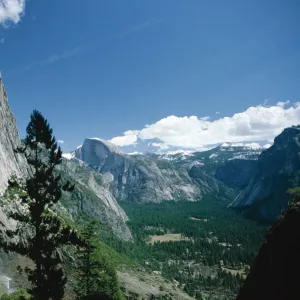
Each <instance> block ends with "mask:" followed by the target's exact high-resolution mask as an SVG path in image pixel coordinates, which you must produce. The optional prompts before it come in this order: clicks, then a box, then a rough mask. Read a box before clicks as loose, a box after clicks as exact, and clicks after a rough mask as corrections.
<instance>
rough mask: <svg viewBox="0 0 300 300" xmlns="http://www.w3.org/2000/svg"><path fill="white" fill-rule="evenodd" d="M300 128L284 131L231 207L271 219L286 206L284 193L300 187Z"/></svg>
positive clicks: (264, 218) (263, 154)
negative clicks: (289, 189)
mask: <svg viewBox="0 0 300 300" xmlns="http://www.w3.org/2000/svg"><path fill="white" fill-rule="evenodd" d="M299 154H300V127H290V128H287V129H285V130H284V131H283V132H282V133H281V134H280V135H279V136H277V137H276V138H275V140H274V144H273V146H272V147H270V148H269V149H267V150H265V151H263V152H262V153H261V155H260V156H259V159H258V161H257V164H256V167H255V169H254V171H253V176H252V177H251V180H250V182H249V184H248V185H247V187H246V188H245V189H244V190H243V191H242V192H241V193H240V194H239V195H238V196H237V198H236V199H235V200H234V202H233V203H232V204H231V205H230V206H231V207H234V208H243V209H247V211H248V214H249V215H250V216H251V217H255V218H259V219H263V220H270V221H272V220H274V219H276V217H277V216H278V215H279V214H280V213H281V212H282V211H283V210H285V208H286V207H287V203H288V200H289V199H290V197H289V195H287V193H286V190H287V189H288V188H292V187H296V186H298V185H299V184H300V172H299V171H300V156H299Z"/></svg>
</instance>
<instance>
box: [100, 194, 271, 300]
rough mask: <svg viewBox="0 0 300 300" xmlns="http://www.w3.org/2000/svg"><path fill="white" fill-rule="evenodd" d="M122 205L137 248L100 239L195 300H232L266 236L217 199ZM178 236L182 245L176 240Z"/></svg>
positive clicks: (105, 237) (259, 227) (105, 234)
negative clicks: (214, 299) (212, 298)
mask: <svg viewBox="0 0 300 300" xmlns="http://www.w3.org/2000/svg"><path fill="white" fill-rule="evenodd" d="M120 204H121V206H122V207H123V208H124V210H125V211H126V213H127V215H128V216H129V219H130V220H129V221H128V224H129V226H130V228H131V229H132V232H133V234H134V239H135V242H134V243H131V242H122V241H120V240H117V239H115V238H114V237H113V236H112V235H109V234H108V231H106V230H103V231H102V236H101V239H102V240H103V241H105V242H106V243H108V244H109V245H110V246H112V247H113V248H114V249H115V250H116V251H118V252H120V253H123V254H124V255H126V256H128V257H130V258H131V259H132V261H133V262H136V263H138V264H141V265H143V266H144V267H145V268H147V269H149V270H150V271H154V272H159V273H161V274H162V276H163V277H164V278H165V279H166V280H170V281H174V282H176V283H177V284H178V286H179V287H181V288H182V289H183V290H184V291H186V292H187V293H188V294H190V295H191V296H194V297H196V298H197V299H202V296H203V294H204V295H210V293H212V294H220V295H221V294H222V295H224V297H225V295H227V296H228V299H231V298H232V297H233V296H234V295H236V293H237V291H238V289H239V287H240V285H241V283H242V282H243V278H244V277H245V275H246V274H247V272H248V270H249V267H250V265H251V264H252V262H253V260H254V257H255V255H256V254H257V251H258V249H259V246H260V244H261V242H262V240H263V237H264V233H265V231H266V227H265V226H263V225H260V224H257V223H256V222H254V221H251V220H248V219H246V218H244V217H243V216H242V215H239V214H237V213H236V212H234V211H232V210H231V209H228V207H227V205H228V203H227V202H224V201H220V200H218V199H216V198H214V197H206V198H205V199H203V200H202V201H200V202H186V201H179V202H175V201H165V202H162V203H159V204H155V203H146V204H136V203H129V202H121V203H120ZM174 236H175V237H176V238H178V237H179V238H178V240H176V241H174V240H172V237H174ZM160 237H162V241H161V242H160V241H159V240H160ZM168 237H171V238H170V240H168ZM153 239H155V241H154V240H153ZM224 299H226V298H224Z"/></svg>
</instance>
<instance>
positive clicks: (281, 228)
mask: <svg viewBox="0 0 300 300" xmlns="http://www.w3.org/2000/svg"><path fill="white" fill-rule="evenodd" d="M260 299H261V300H299V299H300V208H299V207H295V208H292V209H289V210H288V211H287V212H286V213H285V214H284V215H283V216H282V217H281V218H280V219H279V220H278V221H277V222H276V223H275V224H274V225H273V226H272V227H271V229H270V230H269V231H268V232H267V235H266V240H265V242H264V244H263V245H262V247H261V248H260V250H259V253H258V255H257V257H256V259H255V261H254V263H253V266H252V268H251V271H250V273H249V275H248V276H247V278H246V280H245V282H244V285H243V286H242V288H241V289H240V291H239V294H238V296H237V298H236V300H260Z"/></svg>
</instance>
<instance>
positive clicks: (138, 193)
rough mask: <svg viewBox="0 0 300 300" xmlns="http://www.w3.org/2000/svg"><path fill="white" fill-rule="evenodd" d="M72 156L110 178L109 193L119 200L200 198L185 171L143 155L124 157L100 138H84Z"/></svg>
mask: <svg viewBox="0 0 300 300" xmlns="http://www.w3.org/2000/svg"><path fill="white" fill-rule="evenodd" d="M75 157H76V158H77V159H79V160H82V161H83V162H84V163H85V164H87V165H88V166H89V167H91V168H93V169H94V170H96V171H98V172H101V173H102V174H106V176H111V178H112V182H111V185H110V190H111V192H112V194H113V195H114V196H115V197H116V198H117V199H119V200H128V201H139V202H160V201H162V200H173V199H184V200H197V199H199V195H200V194H201V193H200V189H199V187H198V185H197V184H195V182H194V181H193V179H191V178H190V177H189V175H188V171H187V170H186V169H185V168H182V169H181V168H177V167H176V166H174V164H171V163H170V162H168V161H165V160H158V159H154V158H151V157H148V156H145V155H131V156H129V155H125V154H123V153H121V151H120V150H119V149H118V148H115V147H111V145H110V144H109V143H108V142H106V141H103V140H101V139H85V141H84V143H83V145H82V147H80V148H79V149H77V150H76V151H75Z"/></svg>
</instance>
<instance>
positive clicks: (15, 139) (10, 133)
mask: <svg viewBox="0 0 300 300" xmlns="http://www.w3.org/2000/svg"><path fill="white" fill-rule="evenodd" d="M19 143H20V138H19V135H18V130H17V124H16V120H15V117H14V116H13V115H12V113H11V110H10V108H9V105H8V101H7V94H6V91H5V89H4V86H3V84H2V80H1V79H0V194H1V193H2V192H3V191H4V190H5V187H6V186H7V181H8V179H9V177H10V176H11V175H12V174H16V175H17V176H18V177H20V178H23V177H24V175H26V174H27V168H26V162H25V159H24V158H23V157H22V156H21V155H20V154H17V153H15V152H14V149H15V148H16V147H17V146H18V145H19Z"/></svg>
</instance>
